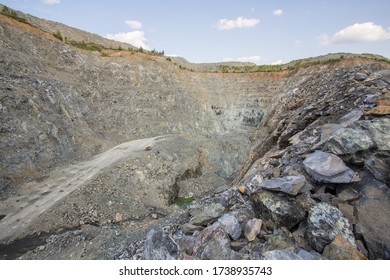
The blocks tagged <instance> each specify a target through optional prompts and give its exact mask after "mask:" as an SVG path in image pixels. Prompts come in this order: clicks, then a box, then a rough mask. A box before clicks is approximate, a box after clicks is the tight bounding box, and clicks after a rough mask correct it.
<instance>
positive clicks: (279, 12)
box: [272, 9, 284, 16]
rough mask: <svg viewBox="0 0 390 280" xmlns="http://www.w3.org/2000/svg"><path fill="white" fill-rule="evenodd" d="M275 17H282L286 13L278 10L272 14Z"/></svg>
mask: <svg viewBox="0 0 390 280" xmlns="http://www.w3.org/2000/svg"><path fill="white" fill-rule="evenodd" d="M272 13H273V14H274V15H275V16H281V15H283V14H284V11H283V10H282V9H277V10H275V11H273V12H272Z"/></svg>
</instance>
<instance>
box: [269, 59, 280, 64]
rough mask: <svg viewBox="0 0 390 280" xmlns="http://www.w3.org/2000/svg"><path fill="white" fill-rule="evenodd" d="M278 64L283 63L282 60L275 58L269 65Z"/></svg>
mask: <svg viewBox="0 0 390 280" xmlns="http://www.w3.org/2000/svg"><path fill="white" fill-rule="evenodd" d="M279 64H283V60H281V59H278V60H276V61H274V62H271V65H279Z"/></svg>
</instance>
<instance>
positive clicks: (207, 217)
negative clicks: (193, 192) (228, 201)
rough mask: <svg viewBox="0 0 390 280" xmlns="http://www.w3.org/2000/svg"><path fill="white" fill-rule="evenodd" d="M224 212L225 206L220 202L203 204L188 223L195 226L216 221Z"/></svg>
mask: <svg viewBox="0 0 390 280" xmlns="http://www.w3.org/2000/svg"><path fill="white" fill-rule="evenodd" d="M224 212H225V207H224V206H223V205H222V204H220V203H212V204H210V205H207V206H205V207H204V208H203V209H202V210H201V211H200V212H199V213H197V214H196V215H195V216H194V217H192V219H191V220H190V223H191V224H193V225H197V226H206V225H208V224H210V223H212V222H214V221H216V220H217V219H218V218H219V217H220V216H221V215H222V214H223V213H224Z"/></svg>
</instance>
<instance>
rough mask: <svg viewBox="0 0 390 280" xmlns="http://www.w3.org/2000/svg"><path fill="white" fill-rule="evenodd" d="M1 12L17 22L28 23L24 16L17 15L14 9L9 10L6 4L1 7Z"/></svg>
mask: <svg viewBox="0 0 390 280" xmlns="http://www.w3.org/2000/svg"><path fill="white" fill-rule="evenodd" d="M1 13H2V14H3V15H5V16H7V17H10V18H13V19H15V20H17V21H19V22H22V23H28V22H27V20H26V19H25V18H22V17H20V16H18V14H17V13H16V12H15V11H13V10H11V9H10V8H8V7H6V6H4V7H3V9H2V11H1Z"/></svg>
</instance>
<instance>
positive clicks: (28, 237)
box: [0, 15, 390, 259]
mask: <svg viewBox="0 0 390 280" xmlns="http://www.w3.org/2000/svg"><path fill="white" fill-rule="evenodd" d="M31 19H32V18H30V22H31ZM38 23H39V21H38V20H37V19H36V18H35V19H34V25H30V24H26V23H21V22H18V21H15V20H14V19H12V18H9V17H6V16H4V15H0V64H1V67H0V115H1V124H0V125H1V126H0V148H1V157H0V256H1V258H3V259H15V258H19V259H114V258H116V259H156V258H157V259H302V258H303V259H354V258H360V259H367V258H369V259H389V258H390V240H389V238H388V234H387V233H388V232H389V230H390V219H389V217H390V204H389V200H390V194H389V183H390V179H389V176H388V174H389V171H390V169H389V166H390V162H389V150H390V146H389V143H390V135H389V131H390V130H389V129H390V120H389V117H388V115H389V113H390V112H389V105H388V104H389V101H388V100H390V78H389V76H390V74H389V73H390V70H389V69H390V64H389V63H388V62H386V61H379V60H375V59H367V58H363V57H360V56H353V55H349V57H348V58H344V59H338V60H337V61H332V62H327V63H312V64H310V65H309V66H306V67H301V68H296V69H294V70H284V71H278V72H269V73H264V72H259V73H240V74H239V73H201V72H193V71H189V70H185V69H182V67H179V66H177V65H176V64H174V63H172V62H171V61H169V60H167V59H166V58H165V57H163V56H156V55H152V54H147V53H137V52H131V51H127V50H126V51H124V50H106V51H105V52H97V51H96V52H93V51H86V50H80V49H76V48H74V47H72V46H69V45H67V44H65V43H63V42H62V41H60V40H58V39H56V38H55V37H54V36H53V35H52V34H51V33H49V32H47V30H45V29H42V28H41V29H39V28H37V27H35V26H38V25H39V24H38ZM43 23H44V24H45V26H46V25H47V24H49V23H48V22H47V21H44V22H41V24H43ZM49 26H50V24H49ZM55 26H56V28H61V27H62V25H55ZM64 28H65V27H64ZM73 32H76V31H73ZM76 33H77V32H76ZM80 34H84V33H80ZM102 40H103V39H102Z"/></svg>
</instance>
